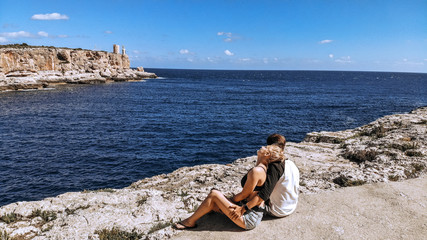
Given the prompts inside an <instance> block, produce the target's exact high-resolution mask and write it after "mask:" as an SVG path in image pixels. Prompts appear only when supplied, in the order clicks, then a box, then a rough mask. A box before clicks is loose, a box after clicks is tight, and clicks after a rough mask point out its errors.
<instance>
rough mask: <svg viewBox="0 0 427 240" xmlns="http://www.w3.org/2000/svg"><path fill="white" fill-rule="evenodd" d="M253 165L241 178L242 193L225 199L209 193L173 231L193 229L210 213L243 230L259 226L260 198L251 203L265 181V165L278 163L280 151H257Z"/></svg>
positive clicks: (261, 209) (214, 192) (281, 153)
mask: <svg viewBox="0 0 427 240" xmlns="http://www.w3.org/2000/svg"><path fill="white" fill-rule="evenodd" d="M257 156H258V158H257V162H256V164H255V167H254V168H252V169H251V170H249V172H248V173H247V174H246V175H245V176H244V177H243V178H242V186H243V189H242V191H241V192H240V193H238V194H236V195H235V196H233V197H232V198H231V199H228V198H226V197H225V196H224V194H222V193H221V192H220V191H218V190H216V189H212V190H211V192H210V193H209V195H208V196H207V198H206V199H205V200H204V201H203V202H202V204H201V205H200V206H199V208H197V210H196V211H195V212H194V213H193V215H191V216H190V217H189V218H187V219H185V220H183V221H181V222H179V223H176V224H175V228H176V229H179V230H183V229H188V228H195V227H196V226H197V225H196V221H197V220H198V219H200V218H201V217H202V216H204V215H206V214H207V213H209V212H211V211H215V212H222V213H223V214H225V215H226V216H227V217H228V218H230V219H231V220H232V221H233V222H234V223H235V224H236V225H237V226H239V227H241V228H244V229H246V230H250V229H254V228H255V227H256V226H257V225H258V224H259V223H260V222H261V219H262V216H263V212H264V207H263V206H264V201H263V200H262V199H260V198H257V199H259V200H257V201H255V202H254V201H251V200H252V199H253V198H255V197H256V196H257V193H258V191H259V190H260V189H262V188H263V185H264V182H265V180H266V178H267V175H266V172H267V168H268V165H269V164H270V163H272V162H277V161H282V160H283V158H284V155H283V149H282V148H280V147H279V146H277V145H268V146H266V147H261V149H259V150H258V151H257ZM241 201H246V202H248V205H246V204H244V205H243V206H239V205H237V204H236V203H238V202H241Z"/></svg>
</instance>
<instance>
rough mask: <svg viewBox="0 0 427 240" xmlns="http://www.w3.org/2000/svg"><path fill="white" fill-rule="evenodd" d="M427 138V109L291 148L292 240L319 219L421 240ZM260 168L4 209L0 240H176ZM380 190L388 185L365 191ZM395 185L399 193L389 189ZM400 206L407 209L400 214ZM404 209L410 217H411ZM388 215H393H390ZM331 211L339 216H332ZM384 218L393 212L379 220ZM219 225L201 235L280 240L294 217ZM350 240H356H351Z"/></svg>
mask: <svg viewBox="0 0 427 240" xmlns="http://www.w3.org/2000/svg"><path fill="white" fill-rule="evenodd" d="M426 133H427V107H423V108H419V109H416V110H414V111H412V112H410V113H408V114H396V115H390V116H385V117H383V118H380V119H378V120H376V121H374V122H372V123H370V124H367V125H365V126H362V127H359V128H356V129H352V130H345V131H339V132H315V133H309V134H307V137H306V138H305V140H304V141H303V142H301V143H291V142H290V143H288V144H287V146H286V149H285V152H286V156H287V157H288V158H289V159H291V160H292V161H294V162H295V164H296V165H297V166H298V168H299V169H300V171H301V181H300V184H301V188H300V192H302V193H303V194H302V195H301V199H302V201H301V203H300V206H299V207H298V208H297V212H296V213H294V214H293V215H291V218H292V219H297V220H296V221H298V223H302V224H304V225H303V226H302V228H304V229H301V226H299V225H295V224H296V223H294V222H293V223H286V224H289V226H294V229H293V230H294V231H296V233H294V236H295V238H301V236H304V233H307V232H308V233H312V235H311V236H312V239H315V238H316V236H317V235H316V234H317V233H316V229H314V228H313V229H305V228H306V227H307V226H318V225H316V224H317V223H318V222H319V221H322V219H325V221H326V220H328V219H329V221H331V222H334V224H343V223H342V222H341V223H336V222H340V220H342V221H343V222H345V223H346V224H349V225H350V224H352V221H353V222H356V223H358V224H360V225H362V226H363V225H364V224H368V225H370V224H374V226H377V227H378V226H379V228H380V227H381V226H385V227H383V228H382V229H389V228H391V229H390V230H389V231H388V232H393V228H392V227H390V226H396V225H399V226H400V227H399V228H401V226H411V229H413V230H414V232H415V233H414V234H418V235H410V236H415V237H416V236H422V235H423V231H424V233H425V232H426V229H425V224H424V223H425V221H424V220H425V214H424V215H423V210H424V213H425V204H427V203H425V202H426V197H425V196H424V195H425V194H424V192H425V191H422V190H420V189H423V186H425V182H426V181H425V179H426V178H425V173H426V172H427V158H426V155H427V148H426V144H427V134H426ZM254 151H255V150H254ZM255 161H256V157H255V156H252V157H248V158H242V159H238V160H236V161H235V162H233V163H231V164H226V165H220V164H208V165H200V166H194V167H184V168H180V169H178V170H176V171H174V172H172V173H169V174H162V175H158V176H154V177H152V178H147V179H143V180H140V181H138V182H135V183H133V184H132V185H131V186H129V187H127V188H124V189H100V190H97V191H83V192H70V193H65V194H62V195H59V196H57V197H52V198H46V199H44V200H41V201H34V202H17V203H12V204H9V205H6V206H3V207H1V208H0V216H1V217H0V219H1V220H0V232H2V233H1V234H3V236H9V237H21V239H25V238H33V239H88V238H90V239H105V238H103V237H104V236H120V237H118V238H119V239H120V238H124V237H125V236H127V237H129V239H132V238H131V237H135V238H133V239H138V238H139V239H164V238H170V237H173V236H176V234H177V233H178V232H177V231H176V230H174V229H172V228H171V226H170V225H171V223H172V222H176V221H178V220H179V219H183V218H185V217H187V216H189V215H190V214H191V213H192V212H193V211H194V210H195V209H196V208H197V206H198V205H199V204H200V203H201V201H202V200H203V199H204V198H205V197H206V195H207V194H208V192H209V191H210V189H211V188H212V187H215V188H217V189H220V190H221V191H222V192H224V193H225V194H226V195H231V194H232V193H236V192H238V191H240V190H241V187H240V178H241V177H242V176H243V175H244V174H245V173H246V172H247V170H248V169H250V168H251V167H252V166H253V165H254V163H255ZM420 176H421V179H422V180H423V182H422V183H421V185H420V184H419V183H418V182H412V183H411V184H410V185H413V187H417V186H418V188H415V190H414V189H409V190H408V189H407V190H400V189H399V190H393V189H394V188H393V186H397V187H399V186H400V187H401V188H402V189H403V186H406V187H408V184H407V183H404V182H400V181H408V180H406V179H412V180H414V179H413V178H418V177H420ZM379 182H380V183H381V182H382V183H383V185H381V184H380V185H369V184H373V183H375V184H378V183H379ZM389 183H390V184H393V185H384V184H389ZM396 184H397V185H396ZM359 185H363V186H361V187H360V188H358V189H359V190H354V189H350V188H346V187H349V186H359ZM376 186H379V187H382V188H384V187H385V190H384V189H382V188H381V189H378V190H377V189H376V188H377V187H376ZM346 189H348V190H346ZM387 189H388V190H387ZM420 194H421V195H420ZM422 194H424V195H422ZM359 197H360V199H359ZM371 200H372V201H371ZM307 201H309V202H307ZM340 201H342V202H345V203H344V205H342V206H341V202H340ZM403 201H404V203H405V204H408V205H402V204H401V203H402V202H403ZM408 206H410V209H412V210H411V212H409V213H408V212H407V210H408ZM359 207H361V208H363V207H366V208H367V209H370V210H366V209H358V208H359ZM391 207H394V208H397V209H389V208H391ZM356 208H357V209H356ZM327 209H329V210H330V211H331V213H332V214H333V215H330V216H329V215H328V214H329V212H327V211H326V210H327ZM387 209H389V210H387ZM414 209H415V210H414ZM386 210H387V211H389V212H390V211H391V213H390V214H389V212H387V213H382V212H381V211H386ZM396 213H399V214H396ZM302 214H304V215H302ZM346 214H347V215H346ZM381 214H389V215H384V216H385V217H390V219H392V220H393V221H391V222H390V221H386V220H384V219H382V218H380V217H379V216H380V215H381ZM294 215H295V216H296V217H293V216H294ZM214 216H216V218H212V217H211V216H207V217H208V218H210V221H219V222H220V223H218V222H213V223H207V222H206V221H203V219H202V222H201V224H200V225H201V226H200V229H201V231H202V233H205V234H208V235H211V236H214V237H215V236H218V237H219V238H221V236H222V239H227V238H229V237H231V235H229V234H227V233H230V234H233V236H234V238H240V237H241V238H244V237H243V236H249V235H250V234H252V235H251V236H253V234H255V233H258V236H259V234H262V235H264V234H267V236H271V238H273V239H274V238H275V237H274V236H276V237H279V236H283V235H280V234H279V235H277V232H280V231H284V230H283V229H285V230H286V229H288V228H286V227H281V228H279V226H276V225H277V224H278V223H279V222H280V223H282V224H285V223H283V221H289V219H288V218H283V219H273V220H272V221H267V223H264V221H263V223H261V225H262V226H260V227H259V228H258V227H257V228H256V229H255V230H253V231H249V232H239V228H238V227H235V226H234V225H233V223H231V222H230V221H228V220H227V219H226V218H224V217H223V216H217V215H214ZM313 216H316V217H313ZM411 217H414V219H415V218H416V217H417V219H418V220H413V222H411V223H410V224H409V225H402V224H400V223H399V222H406V220H407V219H408V218H411ZM319 218H321V219H319ZM371 218H374V219H371ZM375 218H378V219H377V220H375ZM298 219H299V220H298ZM352 219H353V220H352ZM222 222H224V224H226V226H225V229H226V232H225V233H224V234H225V235H224V234H222V235H221V231H224V230H223V228H222V227H224V224H221V223H222ZM218 224H219V225H218ZM375 224H376V225H375ZM378 224H379V225H378ZM387 224H389V225H387ZM423 224H424V225H423ZM212 226H213V228H214V229H212V228H211V227H212ZM215 226H221V227H220V228H215ZM266 226H276V228H277V231H276V233H275V232H274V231H273V232H271V231H270V232H269V231H268V229H266V230H264V231H266V232H265V233H263V232H259V231H263V230H262V229H265V227H266ZM333 226H335V225H333ZM423 226H424V227H423ZM267 228H268V227H267ZM209 229H211V230H212V231H217V233H212V232H210V230H209ZM215 229H216V230H215ZM327 229H329V230H327V231H326V232H325V233H323V234H321V236H325V238H329V237H327V236H335V238H336V239H342V237H343V235H342V234H341V233H343V232H344V229H346V230H347V229H352V230H349V231H353V232H355V234H357V233H358V231H355V230H354V229H356V228H354V226H353V225H351V226H350V227H347V226H344V227H343V226H341V225H336V226H335V228H332V226H329V225H328V228H327ZM369 229H371V228H369ZM380 230H381V229H380ZM380 230H375V231H380ZM195 231H197V230H195ZM227 231H228V232H227ZM236 231H237V232H236ZM310 231H311V232H310ZM319 231H320V230H319ZM328 231H330V232H328ZM402 231H405V229H403V230H402ZM365 232H366V231H365ZM280 233H283V232H280ZM399 233H400V232H399ZM185 234H190V235H191V233H185ZM185 234H184V236H187V235H185ZM194 234H195V235H196V237H195V236H193V237H192V239H198V238H200V237H202V236H197V234H196V233H194ZM239 234H240V235H239ZM248 234H249V235H248ZM268 234H270V235H268ZM274 234H276V235H274ZM298 234H299V235H298ZM366 234H367V235H366V236H374V237H375V234H380V233H379V232H372V231H368V232H367V233H366ZM419 234H421V235H419ZM181 235H182V234H181ZM181 235H180V236H181ZM236 235H237V236H236ZM255 235H257V234H255ZM204 236H206V235H204ZM298 236H299V237H298ZM319 236H320V235H319ZM377 236H379V235H377ZM397 236H398V237H402V236H400V235H397ZM178 237H179V236H178ZM359 237H360V236H359ZM390 237H391V238H393V237H395V235H393V236H391V235H390ZM362 238H363V237H362ZM181 239H186V237H182V238H181ZM347 239H352V238H351V236H348V237H347Z"/></svg>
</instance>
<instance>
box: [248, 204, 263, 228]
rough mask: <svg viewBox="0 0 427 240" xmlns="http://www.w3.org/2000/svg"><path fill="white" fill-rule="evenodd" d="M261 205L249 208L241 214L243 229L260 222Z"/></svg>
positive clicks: (261, 214) (253, 226)
mask: <svg viewBox="0 0 427 240" xmlns="http://www.w3.org/2000/svg"><path fill="white" fill-rule="evenodd" d="M264 211H265V210H264V208H263V207H254V208H252V209H249V211H246V212H245V213H244V214H243V222H245V229H246V230H252V229H254V228H255V227H256V226H258V225H259V224H260V223H261V220H262V216H263V215H264Z"/></svg>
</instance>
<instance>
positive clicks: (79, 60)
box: [0, 46, 157, 91]
mask: <svg viewBox="0 0 427 240" xmlns="http://www.w3.org/2000/svg"><path fill="white" fill-rule="evenodd" d="M156 77H157V76H156V75H155V74H154V73H147V72H144V71H141V70H134V69H130V61H129V57H128V56H127V55H126V54H115V53H109V52H105V51H90V50H82V49H68V48H54V47H30V46H20V47H12V46H11V47H7V46H6V47H3V48H0V91H4V90H18V89H38V88H43V87H46V86H47V85H48V84H52V83H103V82H107V81H128V80H141V79H144V78H156Z"/></svg>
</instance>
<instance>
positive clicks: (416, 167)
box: [404, 163, 426, 178]
mask: <svg viewBox="0 0 427 240" xmlns="http://www.w3.org/2000/svg"><path fill="white" fill-rule="evenodd" d="M425 169H426V166H425V165H424V164H423V163H411V166H410V167H407V169H405V171H404V173H405V175H406V177H408V178H415V177H418V176H419V175H420V173H421V172H423V171H424V170H425Z"/></svg>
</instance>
